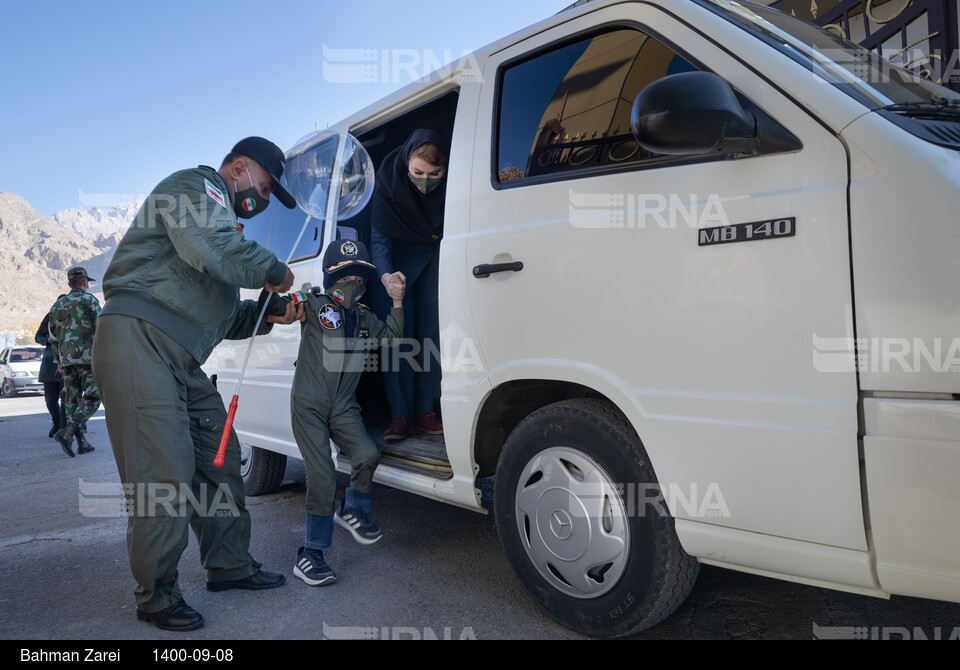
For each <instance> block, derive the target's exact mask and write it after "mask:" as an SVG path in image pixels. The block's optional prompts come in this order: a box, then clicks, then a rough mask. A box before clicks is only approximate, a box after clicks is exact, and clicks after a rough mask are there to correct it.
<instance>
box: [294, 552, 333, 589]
mask: <svg viewBox="0 0 960 670" xmlns="http://www.w3.org/2000/svg"><path fill="white" fill-rule="evenodd" d="M293 574H294V575H295V576H296V577H299V578H300V579H302V580H303V581H304V582H306V583H307V584H309V585H310V586H330V585H331V584H336V583H337V574H336V573H335V572H334V571H333V570H331V569H330V566H329V565H327V562H326V561H325V560H323V552H322V551H319V550H317V549H305V548H303V547H300V552H299V553H298V554H297V564H296V565H295V566H293Z"/></svg>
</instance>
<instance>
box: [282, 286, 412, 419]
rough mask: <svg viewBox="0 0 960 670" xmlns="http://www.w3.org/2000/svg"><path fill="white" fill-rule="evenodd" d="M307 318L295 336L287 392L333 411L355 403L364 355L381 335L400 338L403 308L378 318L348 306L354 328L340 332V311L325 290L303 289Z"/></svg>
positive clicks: (342, 318)
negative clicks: (294, 359) (295, 353)
mask: <svg viewBox="0 0 960 670" xmlns="http://www.w3.org/2000/svg"><path fill="white" fill-rule="evenodd" d="M307 295H308V300H307V303H306V304H305V305H304V308H305V309H306V313H307V323H306V325H305V326H304V328H303V337H302V338H301V340H300V354H299V356H298V358H297V371H296V373H295V374H294V376H293V389H292V391H291V393H292V395H294V396H296V397H298V398H301V399H303V400H308V401H311V403H312V404H314V405H315V406H316V407H317V408H318V409H320V410H321V411H323V412H325V413H327V414H329V415H335V414H338V413H340V412H341V411H343V410H345V409H347V408H349V407H352V406H353V405H354V404H355V403H356V399H355V398H354V395H355V394H356V391H357V385H358V384H359V383H360V375H361V374H362V373H363V372H364V370H365V369H366V366H367V362H368V356H369V355H371V354H376V353H377V352H378V351H379V349H380V346H381V344H383V342H382V340H384V339H396V338H400V337H403V308H398V309H394V310H393V311H392V312H390V315H389V316H388V317H387V320H386V322H383V321H380V319H378V318H377V317H376V315H374V313H373V312H371V311H370V310H369V309H368V308H367V307H365V306H364V305H359V306H358V307H356V308H355V309H354V310H353V311H354V318H353V319H351V321H352V322H353V323H355V324H356V325H355V328H354V332H352V333H349V334H348V333H346V332H345V331H346V328H347V319H346V315H345V313H344V312H345V310H344V309H343V308H342V307H341V306H340V305H338V304H337V303H336V302H334V301H333V300H331V299H330V298H328V297H327V296H325V295H314V294H312V293H311V294H307Z"/></svg>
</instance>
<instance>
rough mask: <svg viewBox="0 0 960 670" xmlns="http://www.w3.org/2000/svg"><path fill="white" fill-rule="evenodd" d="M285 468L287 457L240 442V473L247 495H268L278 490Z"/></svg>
mask: <svg viewBox="0 0 960 670" xmlns="http://www.w3.org/2000/svg"><path fill="white" fill-rule="evenodd" d="M286 470H287V457H286V456H284V455H283V454H278V453H275V452H273V451H267V450H266V449H260V448H259V447H254V446H251V445H248V444H245V443H243V442H241V443H240V475H241V476H242V477H243V490H244V491H246V493H247V495H248V496H253V497H256V496H268V495H270V494H271V493H276V492H277V491H279V490H280V486H281V485H282V484H283V475H284V473H285V472H286Z"/></svg>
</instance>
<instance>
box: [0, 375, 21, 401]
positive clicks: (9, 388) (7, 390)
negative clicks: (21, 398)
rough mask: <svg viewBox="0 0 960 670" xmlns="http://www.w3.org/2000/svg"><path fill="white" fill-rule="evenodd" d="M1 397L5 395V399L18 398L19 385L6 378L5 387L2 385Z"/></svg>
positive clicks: (0, 389) (0, 386) (0, 388)
mask: <svg viewBox="0 0 960 670" xmlns="http://www.w3.org/2000/svg"><path fill="white" fill-rule="evenodd" d="M0 395H3V397H4V398H16V397H17V385H16V384H14V383H13V382H12V381H10V380H9V379H6V378H4V380H3V385H0Z"/></svg>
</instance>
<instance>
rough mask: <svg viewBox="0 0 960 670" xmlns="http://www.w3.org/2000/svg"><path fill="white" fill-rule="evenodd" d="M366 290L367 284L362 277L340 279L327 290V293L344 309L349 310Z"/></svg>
mask: <svg viewBox="0 0 960 670" xmlns="http://www.w3.org/2000/svg"><path fill="white" fill-rule="evenodd" d="M366 292H367V285H366V284H365V283H364V281H363V280H362V279H341V280H340V281H338V282H337V283H336V284H334V285H333V286H332V287H331V288H330V290H329V291H327V295H328V296H329V297H330V299H331V300H333V301H334V302H336V303H338V304H339V305H340V306H341V307H343V308H344V309H346V310H351V309H353V308H354V307H356V306H357V304H358V303H359V302H360V298H362V297H363V294H364V293H366Z"/></svg>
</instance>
